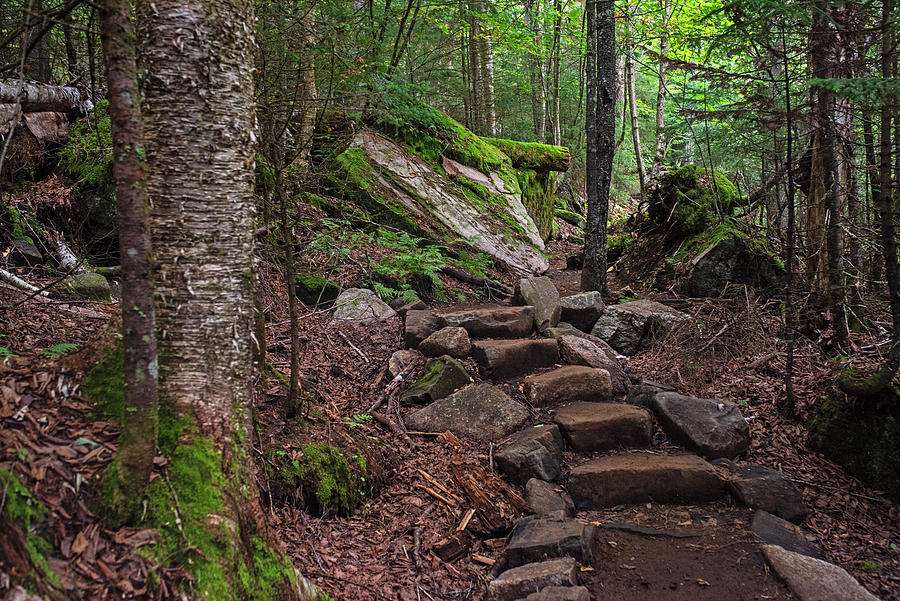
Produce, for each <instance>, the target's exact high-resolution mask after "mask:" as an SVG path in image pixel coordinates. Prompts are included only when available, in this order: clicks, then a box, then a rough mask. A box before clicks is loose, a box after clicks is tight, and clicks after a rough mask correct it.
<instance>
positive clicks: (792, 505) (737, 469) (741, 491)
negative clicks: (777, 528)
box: [712, 459, 809, 523]
mask: <svg viewBox="0 0 900 601" xmlns="http://www.w3.org/2000/svg"><path fill="white" fill-rule="evenodd" d="M712 463H713V465H716V466H718V467H724V468H725V469H727V470H728V471H729V472H731V474H730V475H731V477H730V479H729V480H728V490H729V491H730V492H731V495H732V496H733V497H734V498H735V499H737V500H738V501H739V502H741V503H743V504H744V505H746V506H747V507H750V508H752V509H762V510H763V511H767V512H768V513H771V514H774V515H777V516H778V517H780V518H784V519H785V520H788V521H789V522H797V523H799V522H802V521H803V518H805V517H806V515H807V514H808V513H809V507H807V505H806V502H805V501H804V500H803V496H802V495H801V494H800V491H799V490H797V487H796V486H794V483H793V482H791V481H790V480H788V479H787V478H786V477H785V475H784V474H782V473H781V472H779V471H778V470H773V469H771V468H768V467H764V466H762V465H743V466H738V465H735V464H734V463H732V462H731V461H728V460H727V459H718V460H716V461H713V462H712Z"/></svg>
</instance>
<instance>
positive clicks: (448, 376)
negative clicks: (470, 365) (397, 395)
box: [401, 355, 472, 405]
mask: <svg viewBox="0 0 900 601" xmlns="http://www.w3.org/2000/svg"><path fill="white" fill-rule="evenodd" d="M471 383H472V378H471V377H470V376H469V373H468V372H467V371H466V368H465V367H463V365H462V363H460V362H459V361H457V360H456V359H454V358H453V357H451V356H449V355H444V356H443V357H439V358H437V359H429V360H428V361H427V362H426V363H425V370H424V371H423V372H422V377H421V378H419V380H418V382H416V383H415V384H413V386H412V387H411V388H410V389H409V390H407V391H406V392H404V393H403V396H402V397H401V400H402V402H403V403H406V404H413V405H427V404H428V403H433V402H434V401H438V400H440V399H443V398H445V397H447V396H450V395H451V394H453V393H454V392H456V391H457V390H459V389H460V388H462V387H464V386H468V385H469V384H471Z"/></svg>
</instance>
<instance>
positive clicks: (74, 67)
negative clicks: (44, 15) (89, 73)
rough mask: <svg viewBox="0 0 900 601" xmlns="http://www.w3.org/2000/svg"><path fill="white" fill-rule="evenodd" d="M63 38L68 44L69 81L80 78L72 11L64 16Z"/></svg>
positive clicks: (66, 44)
mask: <svg viewBox="0 0 900 601" xmlns="http://www.w3.org/2000/svg"><path fill="white" fill-rule="evenodd" d="M63 39H64V42H65V46H66V67H67V69H68V72H69V83H71V82H73V81H75V80H76V79H78V76H79V71H80V69H79V68H78V50H77V49H76V48H75V33H74V32H73V31H72V13H71V12H67V13H66V14H65V16H64V17H63Z"/></svg>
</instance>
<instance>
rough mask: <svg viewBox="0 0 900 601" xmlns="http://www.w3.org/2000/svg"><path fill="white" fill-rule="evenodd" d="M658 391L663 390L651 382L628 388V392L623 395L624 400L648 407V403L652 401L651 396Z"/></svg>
mask: <svg viewBox="0 0 900 601" xmlns="http://www.w3.org/2000/svg"><path fill="white" fill-rule="evenodd" d="M660 392H664V390H663V389H662V388H657V387H656V386H653V385H652V384H638V385H636V386H632V387H630V388H629V389H628V394H627V395H626V396H625V402H626V403H630V404H632V405H638V406H640V407H646V408H648V409H649V408H650V404H651V403H652V402H653V397H655V396H656V395H657V394H659V393H660Z"/></svg>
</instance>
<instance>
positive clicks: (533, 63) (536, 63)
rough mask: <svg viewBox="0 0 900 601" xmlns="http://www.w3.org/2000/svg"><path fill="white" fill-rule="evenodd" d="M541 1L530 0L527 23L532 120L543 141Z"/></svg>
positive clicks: (536, 135)
mask: <svg viewBox="0 0 900 601" xmlns="http://www.w3.org/2000/svg"><path fill="white" fill-rule="evenodd" d="M539 8H540V3H539V2H538V1H537V0H530V2H528V4H527V5H526V6H525V24H526V25H527V26H528V30H529V31H530V32H531V37H532V48H531V50H530V52H529V53H528V75H529V79H530V81H531V122H532V126H533V128H534V135H535V137H536V138H537V139H538V140H539V141H543V140H544V137H545V136H546V132H547V107H546V99H545V97H544V70H543V63H544V61H543V60H542V54H543V53H542V52H541V51H542V50H543V47H544V42H543V39H542V31H541V29H542V28H541V15H540V12H539Z"/></svg>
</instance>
